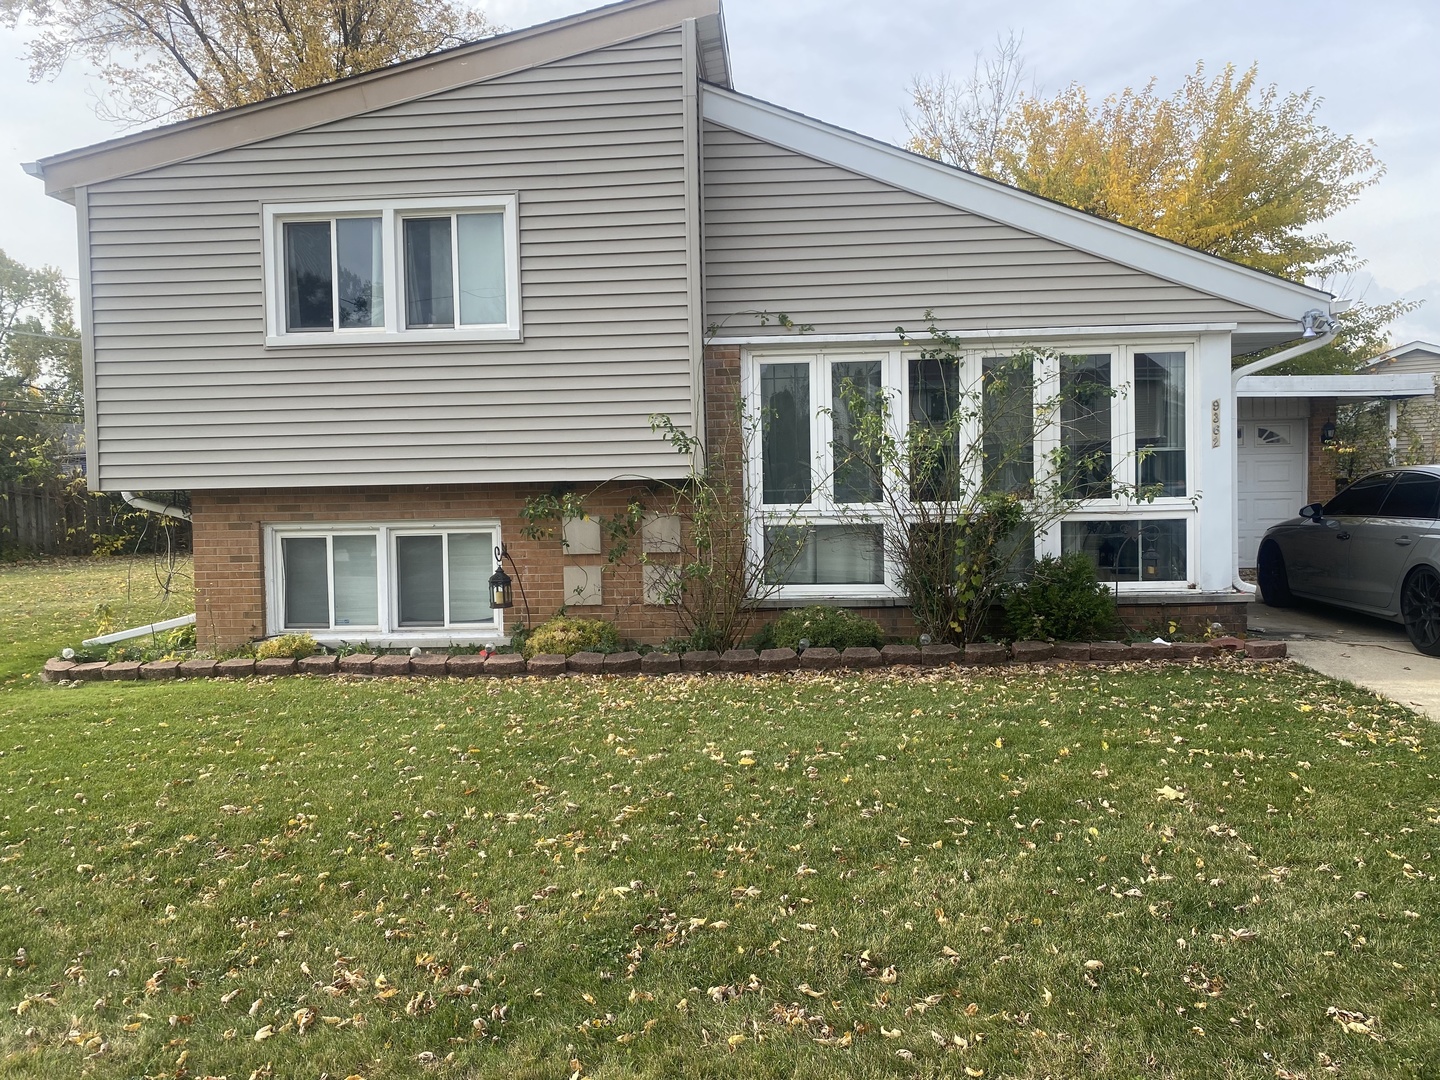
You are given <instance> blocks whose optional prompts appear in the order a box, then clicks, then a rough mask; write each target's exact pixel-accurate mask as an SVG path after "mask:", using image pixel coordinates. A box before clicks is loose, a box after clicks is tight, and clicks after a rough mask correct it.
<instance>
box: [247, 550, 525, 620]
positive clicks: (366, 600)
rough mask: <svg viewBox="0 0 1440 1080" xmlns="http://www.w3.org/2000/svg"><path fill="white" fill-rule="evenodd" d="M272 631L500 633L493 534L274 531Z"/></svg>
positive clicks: (271, 586) (270, 568)
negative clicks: (493, 594) (493, 588)
mask: <svg viewBox="0 0 1440 1080" xmlns="http://www.w3.org/2000/svg"><path fill="white" fill-rule="evenodd" d="M270 538H271V543H270V548H269V550H270V552H271V559H270V562H269V573H268V575H267V577H268V579H269V581H268V584H269V590H270V630H271V631H272V632H274V633H282V632H284V631H289V630H306V631H310V632H312V633H316V634H317V636H323V635H326V634H329V635H333V636H337V637H341V638H347V637H354V636H356V632H357V631H363V632H365V634H364V635H363V636H366V637H374V636H377V635H378V636H384V635H386V634H395V635H399V636H402V637H403V636H406V635H410V636H413V635H415V634H423V633H426V632H435V631H456V632H463V633H476V632H480V633H482V634H483V633H484V632H491V633H498V632H499V630H500V621H499V619H498V618H497V613H496V612H495V611H494V610H493V609H492V608H491V606H490V590H489V580H490V575H491V574H492V573H493V572H494V569H495V561H494V550H495V548H496V547H498V546H499V533H498V530H497V529H496V528H495V527H494V526H486V525H481V526H475V525H469V524H460V525H450V526H442V525H435V526H416V525H414V524H413V523H407V524H405V525H404V526H403V527H401V526H394V525H374V526H309V525H306V526H293V527H292V526H274V527H272V528H271V529H270Z"/></svg>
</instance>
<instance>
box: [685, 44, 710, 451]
mask: <svg viewBox="0 0 1440 1080" xmlns="http://www.w3.org/2000/svg"><path fill="white" fill-rule="evenodd" d="M681 34H682V40H683V42H684V47H683V50H682V57H683V63H684V84H683V87H684V89H683V91H682V97H681V102H682V110H683V114H684V120H683V122H684V127H685V130H684V138H685V289H686V295H687V297H688V300H689V305H690V312H689V314H690V381H691V388H690V419H691V427H690V431H691V434H693V435H697V436H699V438H700V446H701V453H704V447H705V435H706V424H705V311H704V308H705V277H704V273H703V270H702V267H701V258H702V255H701V251H702V245H703V243H704V241H703V239H702V236H701V231H702V228H703V225H704V220H705V217H704V201H703V200H704V193H705V185H704V183H703V173H704V163H703V161H702V160H701V156H700V155H701V149H700V94H699V83H700V74H699V67H700V62H701V57H700V44H699V40H698V32H697V27H696V24H695V20H694V19H688V20H686V22H685V24H684V26H683V27H682V31H681Z"/></svg>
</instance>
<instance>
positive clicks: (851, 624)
mask: <svg viewBox="0 0 1440 1080" xmlns="http://www.w3.org/2000/svg"><path fill="white" fill-rule="evenodd" d="M802 638H803V639H805V640H807V641H809V642H810V645H811V646H812V647H813V648H817V649H820V648H826V649H850V648H865V647H869V648H872V649H878V648H879V647H880V646H881V644H882V643H883V642H884V640H885V636H884V634H882V633H881V632H880V624H879V623H877V622H876V621H875V620H874V619H867V618H865V617H864V616H863V615H856V614H855V613H854V612H851V611H846V610H845V609H844V608H832V607H822V606H818V605H817V606H815V607H807V608H798V609H796V610H794V611H787V612H785V614H784V615H781V616H780V618H778V619H776V620H775V635H774V640H775V647H776V648H777V649H796V648H799V646H800V641H801V639H802Z"/></svg>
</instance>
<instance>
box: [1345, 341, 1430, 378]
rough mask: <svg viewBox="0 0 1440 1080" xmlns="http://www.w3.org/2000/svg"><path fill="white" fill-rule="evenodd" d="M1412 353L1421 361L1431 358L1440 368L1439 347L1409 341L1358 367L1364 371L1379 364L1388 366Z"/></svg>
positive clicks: (1427, 343) (1426, 342)
mask: <svg viewBox="0 0 1440 1080" xmlns="http://www.w3.org/2000/svg"><path fill="white" fill-rule="evenodd" d="M1412 353H1418V354H1419V358H1421V359H1423V358H1424V357H1425V356H1427V355H1428V356H1433V357H1434V358H1435V362H1436V365H1437V366H1440V345H1432V344H1431V343H1430V342H1428V341H1411V342H1409V343H1407V344H1405V345H1397V346H1395V348H1393V349H1390V350H1389V351H1388V352H1383V353H1381V354H1380V355H1379V356H1376V357H1373V358H1372V359H1370V360H1366V361H1365V363H1364V364H1362V365H1361V366H1360V369H1361V370H1362V371H1364V370H1365V369H1367V368H1373V367H1376V366H1377V365H1380V364H1388V363H1390V362H1392V361H1395V360H1403V359H1406V358H1407V357H1409V356H1410V355H1411V354H1412Z"/></svg>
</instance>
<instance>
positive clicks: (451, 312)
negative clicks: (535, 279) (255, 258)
mask: <svg viewBox="0 0 1440 1080" xmlns="http://www.w3.org/2000/svg"><path fill="white" fill-rule="evenodd" d="M263 216H264V234H263V235H264V238H265V243H264V249H265V251H264V262H265V274H266V313H267V333H266V344H267V345H271V346H293V345H314V344H317V343H325V342H341V341H344V342H348V343H351V344H355V343H364V342H383V341H386V340H401V339H404V340H409V341H445V340H477V341H486V340H495V341H513V340H517V339H518V338H519V336H520V296H519V291H520V275H519V251H518V225H517V220H516V217H517V204H516V199H515V196H513V195H500V196H485V197H479V196H476V197H465V198H455V199H436V200H389V201H377V202H347V203H331V204H286V205H267V206H266V207H264V211H263Z"/></svg>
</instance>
